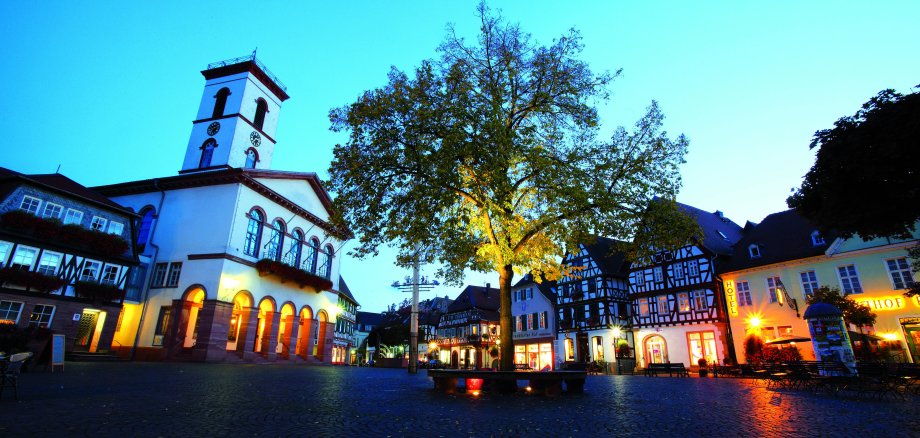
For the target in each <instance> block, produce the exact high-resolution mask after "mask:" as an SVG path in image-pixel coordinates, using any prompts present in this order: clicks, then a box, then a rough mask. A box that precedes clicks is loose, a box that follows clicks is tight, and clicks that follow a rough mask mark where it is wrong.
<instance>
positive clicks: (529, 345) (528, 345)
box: [514, 338, 553, 370]
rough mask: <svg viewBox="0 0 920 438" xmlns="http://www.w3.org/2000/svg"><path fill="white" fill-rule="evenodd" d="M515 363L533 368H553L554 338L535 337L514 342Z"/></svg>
mask: <svg viewBox="0 0 920 438" xmlns="http://www.w3.org/2000/svg"><path fill="white" fill-rule="evenodd" d="M514 365H515V366H520V367H524V368H528V367H529V368H530V369H533V370H544V369H545V370H552V369H553V339H552V338H545V339H533V340H528V341H526V342H525V341H518V342H515V344H514Z"/></svg>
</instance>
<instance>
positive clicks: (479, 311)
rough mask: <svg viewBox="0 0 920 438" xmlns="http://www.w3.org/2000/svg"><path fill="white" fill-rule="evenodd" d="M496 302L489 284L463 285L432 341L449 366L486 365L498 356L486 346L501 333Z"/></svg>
mask: <svg viewBox="0 0 920 438" xmlns="http://www.w3.org/2000/svg"><path fill="white" fill-rule="evenodd" d="M499 305H500V303H499V293H498V289H496V288H492V287H489V285H488V284H486V286H485V287H482V286H467V287H466V288H465V289H463V292H461V293H460V295H458V296H457V298H456V299H455V300H454V301H453V302H452V303H450V305H449V306H448V307H447V313H445V314H444V315H442V316H441V320H440V322H439V323H438V331H437V339H436V341H435V343H436V344H437V346H436V348H438V350H439V351H440V359H441V361H442V362H444V363H447V364H449V366H450V368H460V369H474V368H475V369H479V368H483V367H489V366H490V365H491V364H492V359H497V356H495V355H492V354H491V352H490V351H489V350H491V349H492V348H491V347H492V346H494V345H498V342H497V341H498V337H499V336H500V334H501V327H499V325H500V324H499V316H498V308H499Z"/></svg>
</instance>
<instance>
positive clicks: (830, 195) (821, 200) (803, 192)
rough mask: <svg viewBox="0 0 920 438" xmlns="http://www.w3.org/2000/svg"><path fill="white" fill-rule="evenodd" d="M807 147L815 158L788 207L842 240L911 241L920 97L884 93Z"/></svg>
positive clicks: (919, 214)
mask: <svg viewBox="0 0 920 438" xmlns="http://www.w3.org/2000/svg"><path fill="white" fill-rule="evenodd" d="M810 147H811V148H812V149H813V148H816V147H817V148H819V149H818V153H817V159H816V161H815V164H814V166H812V168H811V170H809V172H808V174H806V175H805V179H804V181H803V182H802V187H801V188H799V189H798V190H797V191H796V192H795V193H794V194H793V195H792V196H790V197H789V199H788V200H787V203H788V204H789V207H791V208H795V209H796V210H797V211H798V212H799V213H801V214H802V215H803V216H805V217H807V218H809V219H811V220H812V221H814V222H815V223H816V224H818V226H819V227H821V228H822V229H823V230H824V231H828V230H834V231H836V232H838V233H841V234H842V235H843V236H844V237H850V236H852V235H854V234H859V236H860V237H862V238H863V239H872V238H875V237H889V236H892V237H900V238H909V237H910V235H911V232H912V230H913V229H914V226H915V224H916V223H917V221H918V220H920V202H917V201H918V200H920V166H918V164H917V163H920V93H913V94H908V95H901V94H899V93H897V92H895V91H894V90H884V91H881V92H879V93H878V95H876V96H875V97H873V98H872V99H870V100H869V101H868V102H866V103H865V104H863V106H862V108H861V109H860V110H859V111H857V112H856V114H854V115H853V116H849V117H842V118H840V119H839V120H837V122H836V123H835V124H834V128H832V129H824V130H820V131H818V132H816V133H815V135H814V138H813V140H812V142H811V146H810Z"/></svg>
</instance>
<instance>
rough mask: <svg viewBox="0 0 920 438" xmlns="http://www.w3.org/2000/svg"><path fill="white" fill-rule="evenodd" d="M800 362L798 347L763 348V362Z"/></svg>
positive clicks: (771, 346) (770, 346) (768, 346)
mask: <svg viewBox="0 0 920 438" xmlns="http://www.w3.org/2000/svg"><path fill="white" fill-rule="evenodd" d="M800 360H802V353H801V352H799V347H794V346H788V347H784V348H779V347H776V346H773V345H767V346H765V347H763V361H764V362H796V361H800Z"/></svg>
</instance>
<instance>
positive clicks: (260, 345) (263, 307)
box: [252, 297, 278, 357]
mask: <svg viewBox="0 0 920 438" xmlns="http://www.w3.org/2000/svg"><path fill="white" fill-rule="evenodd" d="M275 315H276V311H275V300H274V299H272V298H271V297H265V298H263V299H262V301H261V302H259V313H258V322H257V323H256V337H255V342H254V344H255V345H254V346H253V349H252V351H254V352H255V353H256V354H261V355H262V356H265V357H268V356H270V355H271V356H274V354H275V352H274V350H273V349H272V339H274V338H273V337H272V330H273V329H274V330H277V328H278V324H275V319H276V317H275Z"/></svg>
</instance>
